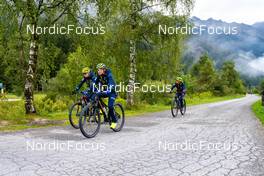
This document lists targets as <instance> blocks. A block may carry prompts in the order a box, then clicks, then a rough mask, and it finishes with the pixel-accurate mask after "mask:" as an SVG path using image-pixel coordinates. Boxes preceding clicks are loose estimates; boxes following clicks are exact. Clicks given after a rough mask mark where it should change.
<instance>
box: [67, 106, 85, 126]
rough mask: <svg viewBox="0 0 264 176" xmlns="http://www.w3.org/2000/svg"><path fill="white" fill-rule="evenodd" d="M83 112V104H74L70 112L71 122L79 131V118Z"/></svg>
mask: <svg viewBox="0 0 264 176" xmlns="http://www.w3.org/2000/svg"><path fill="white" fill-rule="evenodd" d="M81 111H82V105H81V103H79V102H77V103H74V104H73V105H72V106H71V107H70V110H69V121H70V124H71V126H72V127H73V128H75V129H79V118H80V114H81Z"/></svg>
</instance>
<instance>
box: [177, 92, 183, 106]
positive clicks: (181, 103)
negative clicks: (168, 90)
mask: <svg viewBox="0 0 264 176" xmlns="http://www.w3.org/2000/svg"><path fill="white" fill-rule="evenodd" d="M177 97H178V100H179V102H180V105H181V107H183V99H182V93H177Z"/></svg>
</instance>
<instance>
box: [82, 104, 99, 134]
mask: <svg viewBox="0 0 264 176" xmlns="http://www.w3.org/2000/svg"><path fill="white" fill-rule="evenodd" d="M100 125H101V118H100V113H99V110H98V109H96V108H90V107H89V105H87V106H85V107H84V108H83V110H82V112H81V116H80V120H79V126H80V130H81V132H82V134H83V135H84V136H85V137H87V138H93V137H95V136H96V135H97V133H98V132H99V130H100Z"/></svg>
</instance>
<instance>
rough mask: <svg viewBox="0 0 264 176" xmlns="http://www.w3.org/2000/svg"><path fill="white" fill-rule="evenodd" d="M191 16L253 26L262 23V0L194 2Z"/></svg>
mask: <svg viewBox="0 0 264 176" xmlns="http://www.w3.org/2000/svg"><path fill="white" fill-rule="evenodd" d="M191 16H197V17H199V18H201V19H208V18H210V17H212V18H214V19H217V20H218V19H221V20H223V21H227V22H238V23H246V24H253V23H255V22H260V21H264V0H196V3H195V6H194V9H193V12H192V14H191Z"/></svg>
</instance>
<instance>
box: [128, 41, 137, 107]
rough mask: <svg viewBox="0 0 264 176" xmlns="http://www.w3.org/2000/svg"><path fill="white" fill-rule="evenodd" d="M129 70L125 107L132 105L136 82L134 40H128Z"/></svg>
mask: <svg viewBox="0 0 264 176" xmlns="http://www.w3.org/2000/svg"><path fill="white" fill-rule="evenodd" d="M129 62H130V70H129V81H128V91H127V105H128V106H132V105H134V86H135V80H136V71H137V70H136V43H135V41H134V40H130V56H129Z"/></svg>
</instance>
